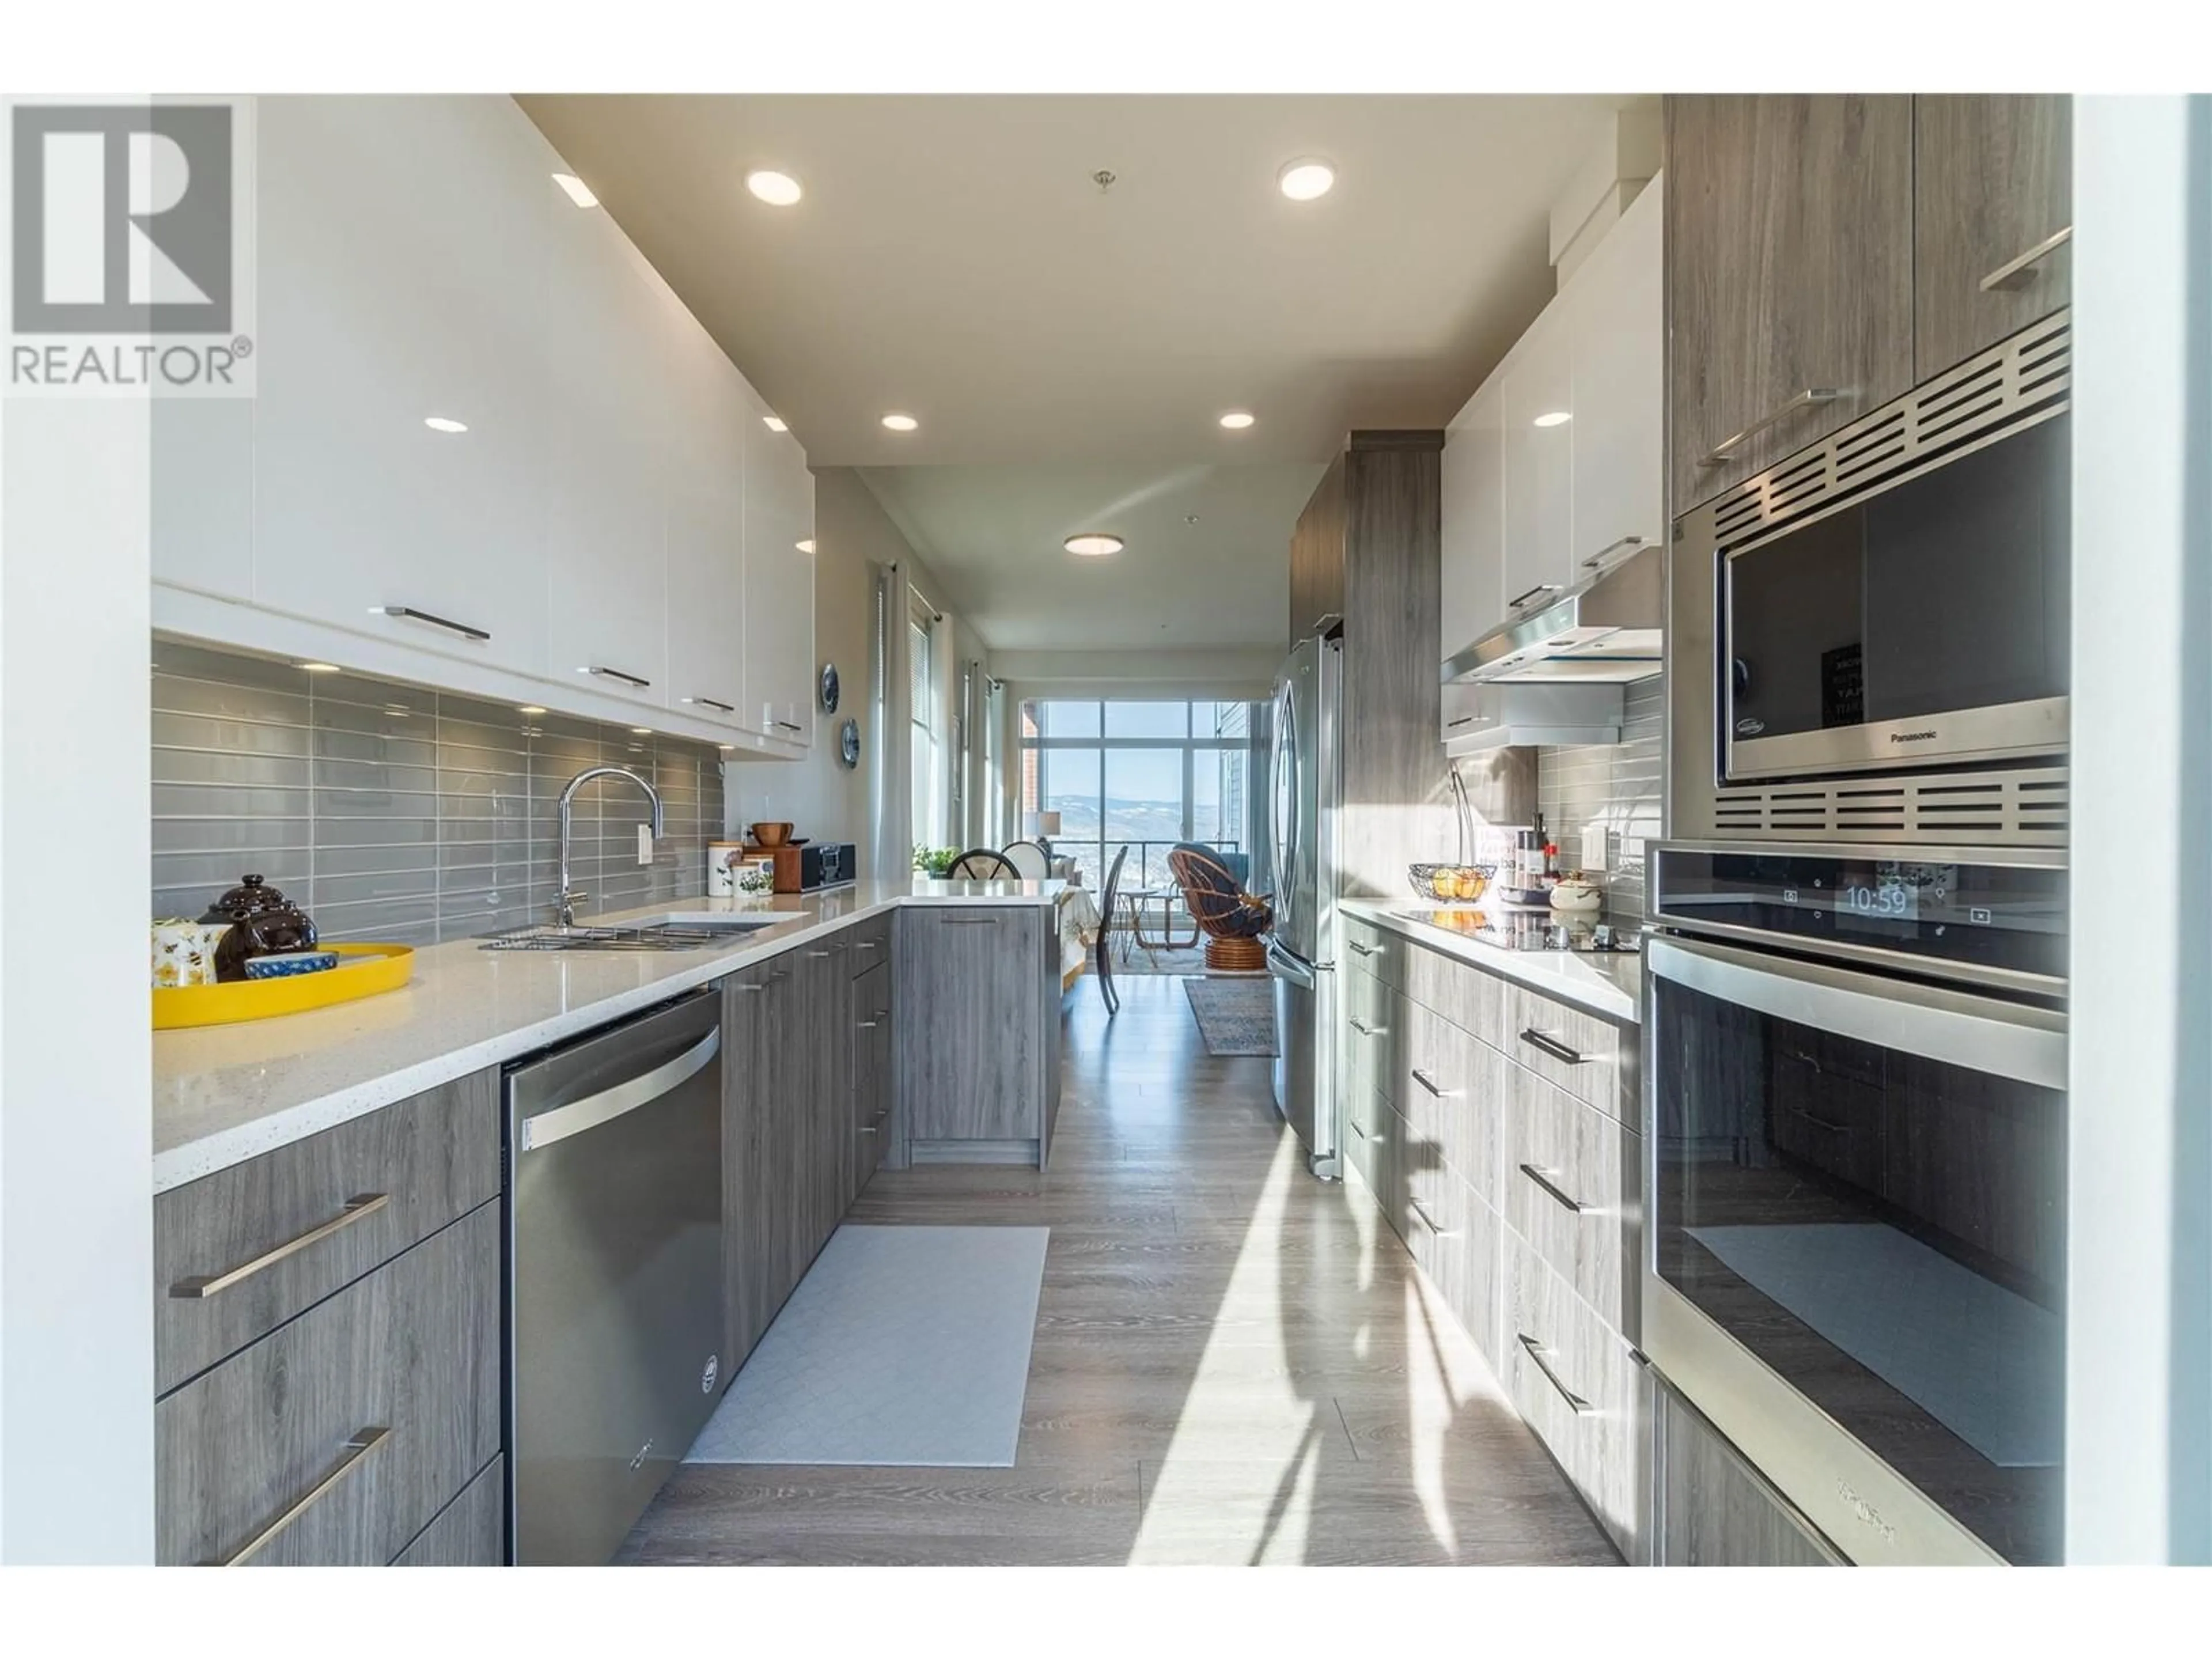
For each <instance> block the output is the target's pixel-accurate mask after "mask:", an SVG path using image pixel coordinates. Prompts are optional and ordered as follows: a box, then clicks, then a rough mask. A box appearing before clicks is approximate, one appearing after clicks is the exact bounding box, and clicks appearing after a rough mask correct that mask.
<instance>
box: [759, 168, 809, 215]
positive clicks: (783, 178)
mask: <svg viewBox="0 0 2212 1659" xmlns="http://www.w3.org/2000/svg"><path fill="white" fill-rule="evenodd" d="M745 188H746V189H747V190H749V191H752V193H753V194H754V195H756V196H757V197H760V198H761V200H762V201H763V202H766V203H767V204H769V206H770V207H789V206H790V205H791V204H793V202H795V201H797V200H798V199H799V197H801V196H803V195H805V191H802V190H800V189H799V180H798V179H794V178H793V177H792V176H791V175H790V174H789V173H777V172H775V171H773V170H771V169H769V168H766V167H763V168H762V169H761V170H760V171H759V172H757V173H747V174H746V175H745Z"/></svg>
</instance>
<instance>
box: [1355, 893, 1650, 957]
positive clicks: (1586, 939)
mask: <svg viewBox="0 0 2212 1659" xmlns="http://www.w3.org/2000/svg"><path fill="white" fill-rule="evenodd" d="M1394 914H1395V915H1399V916H1401V917H1403V918H1404V919H1405V920H1407V921H1418V922H1420V923H1421V924H1423V925H1424V926H1425V927H1435V928H1438V929H1440V930H1441V931H1443V932H1444V933H1453V934H1456V935H1457V936H1458V937H1459V938H1461V939H1474V941H1476V942H1477V943H1478V944H1481V945H1492V946H1494V947H1495V948H1496V949H1498V950H1500V951H1577V952H1581V953H1584V954H1589V955H1595V956H1610V955H1626V954H1631V953H1633V952H1634V951H1635V950H1636V948H1637V935H1636V933H1635V930H1634V929H1632V928H1626V927H1614V926H1613V925H1612V924H1611V923H1610V922H1607V921H1605V920H1604V919H1603V918H1602V917H1601V916H1577V917H1573V918H1568V917H1565V916H1561V915H1557V914H1556V913H1554V912H1553V911H1550V910H1534V909H1528V910H1516V909H1508V908H1504V906H1492V907H1488V908H1485V907H1480V906H1474V905H1459V906H1455V907H1452V908H1444V909H1438V910H1400V911H1396V912H1395V913H1394Z"/></svg>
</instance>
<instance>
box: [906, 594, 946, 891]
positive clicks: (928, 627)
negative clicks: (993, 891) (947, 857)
mask: <svg viewBox="0 0 2212 1659" xmlns="http://www.w3.org/2000/svg"><path fill="white" fill-rule="evenodd" d="M935 621H936V617H935V614H934V613H933V611H931V610H930V609H929V608H928V607H927V605H915V607H914V608H913V609H912V610H910V611H908V614H907V625H906V631H907V639H906V649H907V672H908V684H907V700H908V707H909V708H910V709H911V710H912V713H913V726H912V743H913V748H912V751H911V762H910V764H911V768H912V769H911V770H910V771H909V772H908V786H907V787H908V794H909V796H910V797H911V799H912V802H913V810H914V839H915V845H917V846H921V847H933V846H935V845H936V844H937V842H938V837H939V829H938V828H937V825H938V823H939V817H940V815H939V812H938V810H937V791H938V772H939V767H938V764H937V726H936V720H937V694H936V690H935V687H936V684H937V676H936V664H935V661H934V660H933V656H932V653H931V651H930V639H931V633H932V629H933V624H934V623H935Z"/></svg>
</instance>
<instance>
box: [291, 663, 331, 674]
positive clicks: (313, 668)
mask: <svg viewBox="0 0 2212 1659" xmlns="http://www.w3.org/2000/svg"><path fill="white" fill-rule="evenodd" d="M298 666H299V667H301V668H304V669H306V670H307V671H308V672H309V673H310V674H335V673H337V671H338V665H337V664H336V663H334V662H303V663H301V664H299V665H298Z"/></svg>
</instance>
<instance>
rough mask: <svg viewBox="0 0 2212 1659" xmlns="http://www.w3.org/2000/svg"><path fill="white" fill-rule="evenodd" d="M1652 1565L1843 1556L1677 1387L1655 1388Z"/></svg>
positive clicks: (1819, 1560)
mask: <svg viewBox="0 0 2212 1659" xmlns="http://www.w3.org/2000/svg"><path fill="white" fill-rule="evenodd" d="M1657 1395H1658V1407H1657V1416H1656V1425H1657V1426H1656V1442H1657V1450H1656V1456H1657V1459H1658V1468H1659V1478H1658V1480H1657V1482H1656V1486H1657V1507H1656V1513H1655V1515H1654V1516H1653V1525H1652V1565H1655V1566H1661V1567H1833V1566H1840V1565H1844V1562H1843V1558H1842V1557H1841V1556H1840V1555H1838V1553H1836V1552H1835V1551H1834V1550H1832V1548H1830V1547H1829V1545H1828V1543H1827V1541H1826V1540H1825V1539H1823V1538H1822V1537H1821V1536H1820V1534H1819V1533H1818V1532H1817V1531H1815V1530H1814V1528H1813V1526H1812V1524H1811V1523H1810V1522H1807V1521H1806V1520H1804V1519H1803V1518H1802V1516H1799V1515H1798V1513H1797V1511H1796V1509H1795V1508H1793V1507H1792V1506H1791V1505H1790V1504H1789V1502H1788V1501H1787V1500H1786V1499H1784V1498H1783V1497H1782V1495H1781V1494H1780V1493H1778V1492H1776V1491H1775V1490H1774V1488H1773V1487H1771V1486H1769V1485H1767V1483H1766V1481H1765V1479H1764V1478H1763V1477H1762V1476H1761V1475H1760V1474H1759V1472H1758V1470H1756V1469H1754V1468H1753V1467H1752V1466H1751V1464H1750V1463H1749V1462H1747V1460H1746V1459H1745V1457H1744V1456H1743V1455H1742V1454H1741V1452H1739V1451H1737V1450H1736V1449H1735V1447H1734V1446H1731V1445H1730V1444H1729V1443H1728V1442H1727V1440H1725V1439H1724V1438H1723V1437H1722V1436H1721V1433H1720V1431H1718V1430H1717V1429H1715V1428H1714V1427H1712V1425H1710V1424H1708V1423H1707V1422H1706V1421H1705V1419H1704V1418H1702V1417H1700V1416H1699V1415H1698V1413H1696V1412H1694V1411H1692V1409H1691V1408H1690V1407H1688V1406H1687V1405H1686V1404H1685V1403H1684V1402H1683V1401H1681V1400H1680V1399H1679V1398H1678V1397H1677V1396H1676V1395H1675V1394H1674V1391H1673V1390H1672V1389H1668V1388H1665V1387H1663V1386H1662V1387H1661V1388H1659V1389H1657Z"/></svg>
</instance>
